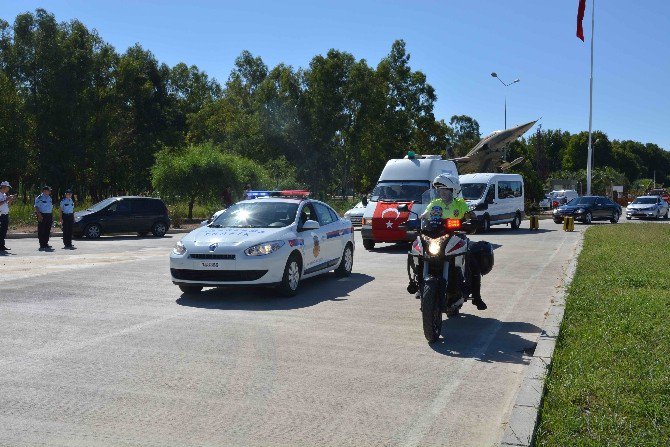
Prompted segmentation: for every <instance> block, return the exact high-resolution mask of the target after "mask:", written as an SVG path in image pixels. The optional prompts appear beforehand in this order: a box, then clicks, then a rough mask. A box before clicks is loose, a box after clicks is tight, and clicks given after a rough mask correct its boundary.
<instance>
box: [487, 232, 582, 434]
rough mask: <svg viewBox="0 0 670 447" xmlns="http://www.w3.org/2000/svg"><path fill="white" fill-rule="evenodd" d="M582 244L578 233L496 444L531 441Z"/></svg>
mask: <svg viewBox="0 0 670 447" xmlns="http://www.w3.org/2000/svg"><path fill="white" fill-rule="evenodd" d="M583 243H584V233H583V232H581V235H580V238H579V241H578V242H577V246H576V247H575V255H574V256H573V258H572V259H571V260H570V263H569V264H568V266H567V268H566V271H565V276H564V277H563V280H562V281H561V284H560V288H559V290H558V293H557V294H556V296H555V297H554V299H553V300H552V304H551V307H550V308H549V312H548V313H547V317H546V319H545V320H544V325H543V326H544V327H543V328H542V333H541V334H540V338H539V339H538V341H537V346H536V347H535V352H534V353H533V357H532V358H531V359H530V363H529V365H528V369H527V370H526V374H525V376H524V378H523V380H522V381H521V386H520V387H519V392H518V394H517V397H516V401H515V402H514V407H512V413H511V414H510V418H509V422H508V424H507V428H506V429H505V434H504V435H503V438H502V442H501V443H500V446H501V447H529V446H531V445H533V443H534V441H535V430H536V429H537V422H538V415H539V411H540V406H541V405H542V398H543V396H544V386H545V383H544V382H545V379H546V377H547V372H548V371H549V367H550V366H551V358H552V356H553V354H554V348H555V347H556V339H557V338H558V334H559V332H560V329H561V322H562V321H563V314H564V312H565V297H566V294H567V288H568V286H569V285H570V283H571V282H572V277H573V276H574V275H575V270H576V268H577V257H578V256H579V253H580V252H581V251H582V245H583Z"/></svg>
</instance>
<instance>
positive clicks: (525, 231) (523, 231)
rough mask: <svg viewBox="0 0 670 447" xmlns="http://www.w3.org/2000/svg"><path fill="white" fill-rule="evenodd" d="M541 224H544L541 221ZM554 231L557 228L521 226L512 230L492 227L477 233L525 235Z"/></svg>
mask: <svg viewBox="0 0 670 447" xmlns="http://www.w3.org/2000/svg"><path fill="white" fill-rule="evenodd" d="M540 225H542V224H541V223H540ZM552 231H557V230H550V229H547V228H539V229H537V230H531V229H529V228H519V229H518V230H512V229H511V228H506V227H499V228H496V227H491V228H490V229H489V231H487V232H486V233H477V236H486V235H487V234H501V233H510V234H519V235H524V234H538V233H551V232H552Z"/></svg>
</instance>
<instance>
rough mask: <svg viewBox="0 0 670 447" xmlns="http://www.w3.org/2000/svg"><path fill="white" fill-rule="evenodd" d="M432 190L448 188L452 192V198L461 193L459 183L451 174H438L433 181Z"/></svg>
mask: <svg viewBox="0 0 670 447" xmlns="http://www.w3.org/2000/svg"><path fill="white" fill-rule="evenodd" d="M433 188H450V189H453V190H454V197H456V196H458V195H459V194H460V193H461V182H460V181H459V180H458V177H457V176H455V175H453V174H440V175H438V176H437V177H435V179H434V180H433Z"/></svg>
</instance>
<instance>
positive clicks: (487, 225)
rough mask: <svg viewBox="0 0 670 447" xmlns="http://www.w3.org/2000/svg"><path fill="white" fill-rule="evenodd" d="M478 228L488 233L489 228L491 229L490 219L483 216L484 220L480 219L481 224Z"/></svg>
mask: <svg viewBox="0 0 670 447" xmlns="http://www.w3.org/2000/svg"><path fill="white" fill-rule="evenodd" d="M480 228H481V230H482V233H488V232H489V230H491V219H490V218H489V216H484V220H482V226H481V227H480Z"/></svg>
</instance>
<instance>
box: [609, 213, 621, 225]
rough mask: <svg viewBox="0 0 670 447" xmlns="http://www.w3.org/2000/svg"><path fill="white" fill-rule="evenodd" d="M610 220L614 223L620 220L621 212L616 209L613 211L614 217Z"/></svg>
mask: <svg viewBox="0 0 670 447" xmlns="http://www.w3.org/2000/svg"><path fill="white" fill-rule="evenodd" d="M610 222H612V223H617V222H619V212H618V211H615V212H613V213H612V218H611V219H610Z"/></svg>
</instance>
